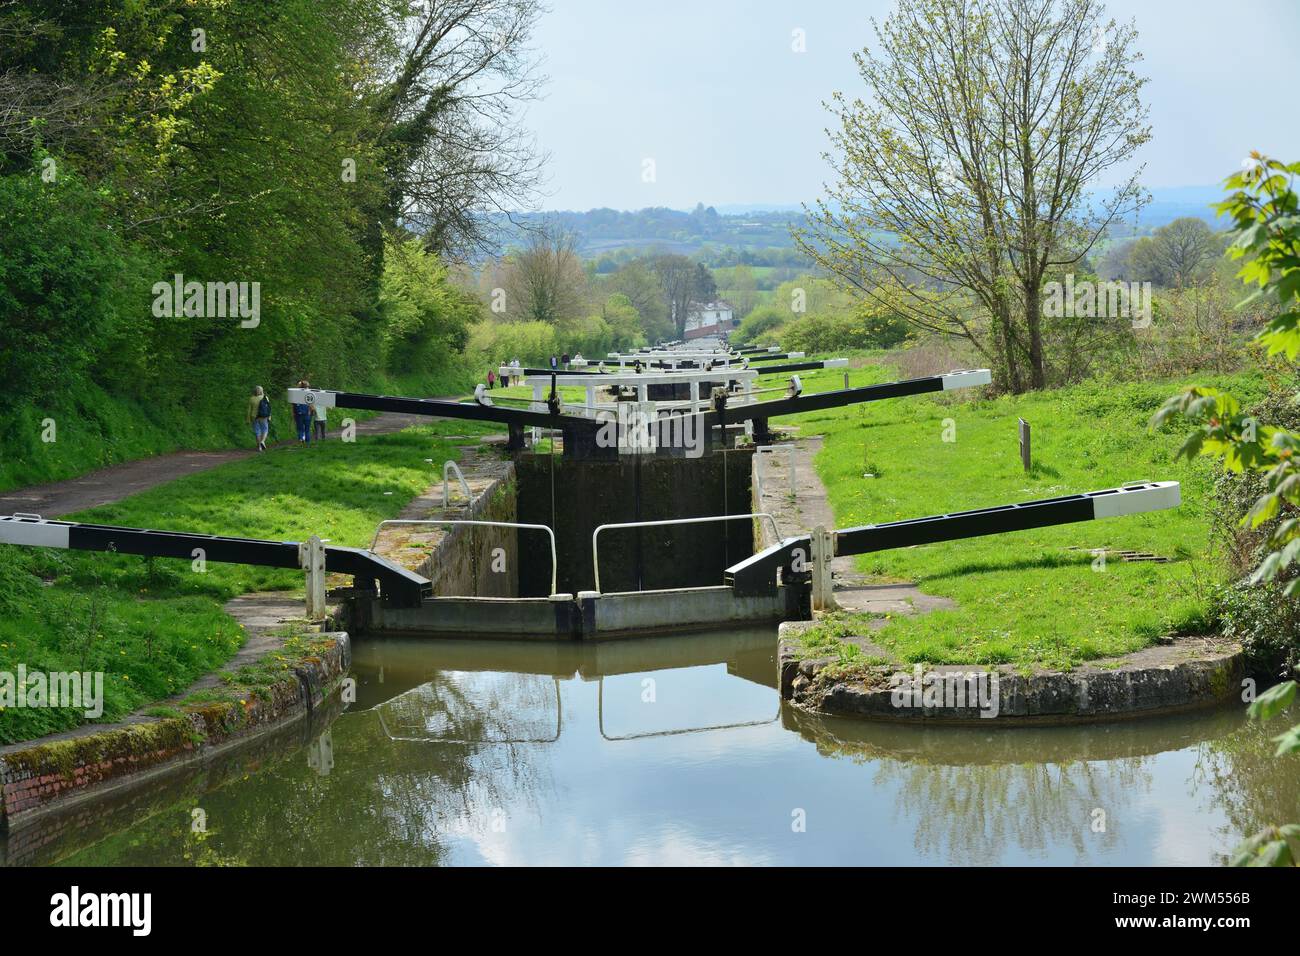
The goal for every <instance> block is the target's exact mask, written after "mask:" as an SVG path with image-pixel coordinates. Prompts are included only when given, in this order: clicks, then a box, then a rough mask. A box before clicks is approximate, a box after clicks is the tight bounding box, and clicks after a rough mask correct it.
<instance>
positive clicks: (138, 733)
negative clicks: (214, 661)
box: [0, 632, 352, 832]
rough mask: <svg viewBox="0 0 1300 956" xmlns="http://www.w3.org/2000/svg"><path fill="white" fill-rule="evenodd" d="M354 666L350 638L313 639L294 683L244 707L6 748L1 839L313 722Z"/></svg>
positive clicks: (282, 683)
mask: <svg viewBox="0 0 1300 956" xmlns="http://www.w3.org/2000/svg"><path fill="white" fill-rule="evenodd" d="M351 659H352V653H351V641H350V639H349V637H348V635H347V634H346V633H344V632H337V633H328V634H319V635H313V640H312V644H311V647H310V649H309V650H308V651H307V652H305V653H304V654H303V655H302V656H301V657H300V659H298V660H297V661H295V662H293V664H292V665H291V666H290V668H289V671H288V674H287V676H285V677H284V678H282V679H281V680H279V681H277V682H275V683H273V684H269V685H267V686H265V687H259V688H258V689H257V690H258V693H256V694H249V695H248V696H247V697H246V698H245V699H243V700H227V701H215V702H211V703H202V704H194V705H190V706H187V707H182V708H179V710H180V714H179V715H178V716H175V717H160V718H150V719H147V720H137V721H134V722H131V723H127V724H118V725H115V726H112V727H110V728H107V729H104V730H102V731H99V732H91V733H81V734H78V735H76V736H70V737H65V738H62V739H55V740H49V739H42V740H34V741H31V742H30V744H27V745H18V746H17V747H13V748H7V749H6V752H5V754H4V756H3V757H0V831H7V832H12V831H13V830H14V829H15V828H16V827H19V826H23V825H26V824H27V823H28V822H30V821H32V820H34V819H36V818H38V817H40V816H42V815H44V814H46V813H49V812H51V811H55V810H58V811H64V810H67V809H70V808H72V807H75V806H76V805H78V804H81V803H83V802H86V801H89V800H97V799H99V798H102V797H105V796H107V795H108V794H110V793H113V792H115V791H120V790H122V789H124V788H127V787H134V786H138V785H140V784H142V783H145V782H146V781H149V780H152V779H155V778H156V777H157V776H158V775H160V774H163V773H167V772H170V771H172V770H175V769H178V768H180V767H183V766H185V765H187V764H190V763H193V762H195V761H203V760H207V759H209V758H211V757H212V756H215V755H216V754H217V753H220V752H223V751H225V750H228V749H230V747H231V746H233V745H234V744H236V743H238V742H240V741H243V740H246V739H249V738H253V737H257V736H260V735H261V734H263V733H265V732H268V731H271V730H274V729H276V728H278V727H281V726H283V725H285V724H286V723H289V722H292V721H295V720H297V719H299V718H300V717H303V716H305V715H308V714H310V713H311V712H312V711H313V710H314V709H315V708H316V707H318V706H319V705H320V704H321V703H322V702H323V701H324V700H326V699H327V698H328V697H330V696H331V695H332V694H333V693H334V692H335V691H336V690H337V688H338V686H339V684H340V682H341V681H342V679H343V677H344V676H345V675H346V674H347V672H348V668H349V666H350V664H351Z"/></svg>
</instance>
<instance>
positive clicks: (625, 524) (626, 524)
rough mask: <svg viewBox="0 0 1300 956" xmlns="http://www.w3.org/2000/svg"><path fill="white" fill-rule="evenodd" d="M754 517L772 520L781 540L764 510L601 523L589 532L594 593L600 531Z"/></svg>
mask: <svg viewBox="0 0 1300 956" xmlns="http://www.w3.org/2000/svg"><path fill="white" fill-rule="evenodd" d="M755 518H766V519H767V520H768V521H770V522H772V534H773V535H774V536H775V537H776V539H777V540H778V541H779V540H781V532H780V531H779V530H778V529H777V526H776V519H775V518H773V517H772V516H771V515H770V514H768V513H767V512H766V511H756V512H753V513H751V514H744V515H710V516H708V517H706V518H669V519H668V520H666V521H618V522H613V523H611V524H603V525H601V526H600V527H598V528H597V529H596V530H595V531H593V532H592V533H591V569H592V572H593V574H594V576H595V579H596V588H595V590H596V593H597V594H599V593H600V554H599V550H598V545H597V539H598V538H599V537H600V533H601V532H602V531H604V530H606V529H607V528H655V527H662V526H665V525H674V524H706V523H708V522H710V521H740V520H742V519H748V520H750V521H753V520H754V519H755Z"/></svg>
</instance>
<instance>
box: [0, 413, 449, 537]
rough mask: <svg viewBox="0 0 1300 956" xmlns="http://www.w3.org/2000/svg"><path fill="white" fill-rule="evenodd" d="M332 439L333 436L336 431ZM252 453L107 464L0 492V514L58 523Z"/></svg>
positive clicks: (388, 428) (390, 423) (369, 427)
mask: <svg viewBox="0 0 1300 956" xmlns="http://www.w3.org/2000/svg"><path fill="white" fill-rule="evenodd" d="M428 421H429V419H428V418H425V417H424V416H421V415H403V414H399V413H397V412H384V413H383V414H381V415H378V416H376V417H375V418H371V419H369V420H367V421H364V422H358V423H357V434H358V435H385V434H388V433H390V432H398V431H401V430H402V429H403V428H409V427H410V426H411V425H421V424H425V423H427V422H428ZM335 434H336V435H337V432H336V433H335ZM332 440H337V439H332ZM292 444H293V441H292V440H290V441H284V442H280V443H279V444H278V445H275V446H273V448H272V451H274V450H275V449H276V448H283V447H285V446H288V445H292ZM255 454H257V452H255V451H253V450H252V449H251V448H249V449H235V450H231V451H178V452H172V453H171V454H168V455H158V456H157V457H154V458H141V459H139V460H137V461H127V462H123V463H122V464H120V465H110V466H109V467H107V468H100V469H98V470H96V471H92V472H89V473H87V474H85V475H82V476H81V477H79V478H69V479H68V480H67V481H53V482H50V483H48V484H44V485H32V486H31V487H29V488H18V489H15V490H14V491H6V492H3V493H0V514H13V513H15V512H19V511H22V512H27V513H28V514H38V515H40V516H41V517H43V518H59V517H62V516H63V515H67V514H73V513H74V512H77V511H84V510H86V509H87V508H97V507H99V506H100V505H108V504H112V503H113V502H115V501H121V500H122V499H123V498H128V497H130V496H131V495H134V494H137V493H139V492H141V491H148V490H149V489H150V488H154V487H156V486H158V485H162V484H166V483H167V482H169V481H175V480H176V479H177V478H184V477H185V476H186V475H192V474H194V473H195V472H200V471H207V470H208V469H210V468H216V467H217V466H218V465H224V464H226V463H227V462H232V461H242V460H243V459H245V458H251V457H252V456H253V455H255Z"/></svg>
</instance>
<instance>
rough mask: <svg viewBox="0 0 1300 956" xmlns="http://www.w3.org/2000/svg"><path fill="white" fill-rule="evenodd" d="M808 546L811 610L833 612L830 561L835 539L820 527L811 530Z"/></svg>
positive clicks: (834, 605)
mask: <svg viewBox="0 0 1300 956" xmlns="http://www.w3.org/2000/svg"><path fill="white" fill-rule="evenodd" d="M809 544H810V545H811V547H810V549H809V550H810V552H811V555H810V557H811V559H812V560H811V564H812V568H811V570H812V610H813V612H814V613H816V612H817V611H834V610H835V609H836V604H835V596H834V593H833V592H834V589H835V585H834V582H833V581H832V580H831V559H832V558H833V557H835V539H834V537H833V536H832V534H831V533H830V532H829V531H827V530H826V529H825V528H824V527H822V526H821V525H818V526H817V527H816V528H814V529H813V532H812V534H811V535H810V540H809Z"/></svg>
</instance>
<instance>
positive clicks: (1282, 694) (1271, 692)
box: [1246, 680, 1296, 720]
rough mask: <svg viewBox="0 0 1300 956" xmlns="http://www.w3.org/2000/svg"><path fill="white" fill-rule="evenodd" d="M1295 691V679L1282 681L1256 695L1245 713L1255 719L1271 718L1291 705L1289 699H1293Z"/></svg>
mask: <svg viewBox="0 0 1300 956" xmlns="http://www.w3.org/2000/svg"><path fill="white" fill-rule="evenodd" d="M1295 691H1296V682H1295V681H1293V680H1289V681H1283V682H1282V683H1281V684H1277V685H1275V686H1273V687H1270V688H1269V689H1268V690H1266V691H1264V693H1262V694H1260V695H1259V696H1258V697H1256V698H1255V700H1254V702H1252V703H1251V705H1250V706H1249V707H1248V708H1246V713H1248V714H1249V715H1250V716H1251V717H1254V718H1255V719H1256V720H1271V719H1272V718H1274V717H1276V716H1277V715H1278V714H1280V713H1282V711H1284V710H1286V708H1288V707H1290V706H1291V701H1293V700H1295Z"/></svg>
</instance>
